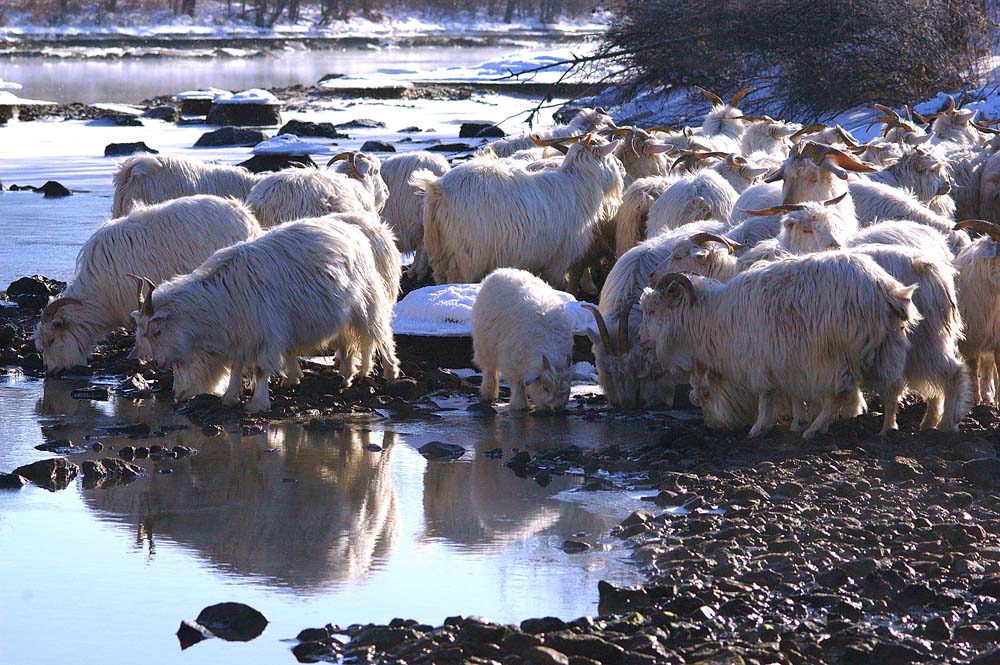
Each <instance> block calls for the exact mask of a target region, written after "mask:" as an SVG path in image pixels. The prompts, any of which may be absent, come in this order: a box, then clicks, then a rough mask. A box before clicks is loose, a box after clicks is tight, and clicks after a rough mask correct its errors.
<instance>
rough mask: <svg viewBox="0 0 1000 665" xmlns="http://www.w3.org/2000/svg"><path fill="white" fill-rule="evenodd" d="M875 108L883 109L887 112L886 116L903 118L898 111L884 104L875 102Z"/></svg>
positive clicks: (882, 110)
mask: <svg viewBox="0 0 1000 665" xmlns="http://www.w3.org/2000/svg"><path fill="white" fill-rule="evenodd" d="M875 108H876V109H878V110H879V111H881V112H882V113H885V115H886V117H889V118H893V119H895V120H901V118H900V117H899V114H898V113H896V112H895V111H894V110H892V109H891V108H889V107H888V106H886V105H884V104H875Z"/></svg>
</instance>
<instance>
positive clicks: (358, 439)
mask: <svg viewBox="0 0 1000 665" xmlns="http://www.w3.org/2000/svg"><path fill="white" fill-rule="evenodd" d="M59 384H64V382H52V381H49V382H46V387H45V395H44V397H43V399H42V400H41V401H40V402H39V405H38V409H37V410H38V412H39V413H40V414H42V415H46V416H52V415H55V414H56V413H63V414H66V415H68V416H69V420H71V421H72V425H71V426H70V427H60V428H56V429H54V430H51V431H49V430H50V428H49V427H43V436H45V437H46V438H51V439H53V440H54V439H58V438H67V437H68V436H74V437H75V436H77V435H78V434H79V435H82V434H84V433H87V432H91V431H93V428H94V426H95V424H96V425H97V426H100V425H102V424H104V422H108V421H110V422H113V423H129V422H133V423H134V422H137V421H143V420H145V421H146V422H148V423H149V424H150V425H162V424H163V423H165V422H173V421H174V420H175V419H176V420H177V422H178V423H181V422H183V420H182V419H177V417H176V416H175V415H174V414H173V412H172V410H171V409H170V407H169V406H167V405H165V408H163V409H156V408H153V409H151V408H149V406H148V405H147V406H145V407H143V408H137V407H136V406H135V405H134V404H132V403H130V402H128V401H127V400H115V401H114V402H108V403H105V404H103V405H101V406H99V407H98V408H96V409H95V408H94V406H93V403H90V402H81V401H79V400H72V399H71V398H69V391H70V388H69V387H66V386H65V385H62V386H61V385H59ZM64 400H68V401H64ZM81 405H88V407H83V406H81ZM112 405H113V411H114V413H113V419H111V418H109V414H108V413H107V412H105V411H103V410H102V409H103V407H105V406H112ZM95 421H96V422H95ZM102 421H103V422H102ZM70 429H72V430H73V431H72V432H70V431H69V430H70ZM154 429H155V427H154ZM394 439H395V434H393V433H391V432H387V433H386V434H385V438H384V440H382V441H381V444H382V445H383V446H384V450H383V452H381V453H372V452H369V451H367V450H365V446H366V445H368V444H369V443H372V440H371V433H370V432H368V431H356V430H345V431H343V432H336V433H330V432H308V431H306V430H303V429H302V428H301V427H299V426H297V425H272V426H271V431H270V433H269V434H268V435H259V436H252V437H251V436H241V435H239V434H229V435H224V436H220V437H215V438H206V437H204V436H202V435H201V434H200V433H199V432H198V430H197V428H195V427H192V428H191V429H188V430H182V431H177V432H168V433H167V435H166V437H165V438H163V439H154V440H150V441H148V442H143V443H146V444H152V443H158V444H160V445H162V446H165V447H169V446H174V445H177V444H181V445H187V446H193V447H195V448H197V449H199V451H200V452H199V454H198V455H195V456H193V457H191V458H189V459H185V460H183V461H179V462H177V463H173V464H171V465H170V466H172V467H173V469H174V472H173V473H172V474H170V475H161V474H159V473H155V472H152V473H149V474H148V475H147V476H146V477H145V478H143V479H141V480H139V481H136V482H133V483H131V484H129V485H124V486H112V487H107V488H104V489H97V490H86V491H84V492H83V500H84V502H85V504H86V505H87V506H88V507H89V508H91V509H92V510H94V511H95V512H96V513H98V515H99V517H101V518H102V519H108V520H111V521H115V522H125V523H128V524H131V525H138V526H137V528H138V529H139V533H138V539H139V540H140V541H145V543H148V545H149V546H150V547H152V545H153V543H154V542H155V541H156V540H157V539H167V540H170V541H172V542H176V543H179V544H181V545H183V546H186V547H190V548H192V549H194V550H195V551H196V552H197V553H198V554H199V555H200V556H202V557H204V558H206V559H208V560H209V561H211V562H212V563H214V564H216V565H218V566H220V567H222V568H225V569H228V570H231V571H233V572H235V573H237V574H240V575H247V576H259V577H263V578H266V579H269V580H274V581H275V583H276V584H278V585H280V586H291V587H296V588H307V587H308V588H313V587H315V586H316V585H324V584H334V583H337V582H342V581H348V580H356V579H360V578H362V577H364V576H365V575H367V574H368V573H369V571H371V569H372V567H373V565H375V562H377V561H379V560H383V559H385V558H387V557H388V556H389V555H390V553H391V552H392V550H393V548H394V546H395V544H396V541H397V539H398V533H399V524H398V522H399V515H398V509H397V502H396V496H395V492H394V489H393V485H392V477H391V464H392V455H393V443H394ZM136 443H137V442H135V441H129V440H128V439H123V440H106V441H105V445H107V446H109V447H117V446H123V445H135V444H136ZM106 454H107V452H105V453H103V455H106ZM77 461H78V463H79V460H77ZM143 466H145V467H146V468H147V469H149V470H153V469H154V468H155V467H154V465H153V464H146V463H143ZM286 479H288V480H290V481H293V482H286Z"/></svg>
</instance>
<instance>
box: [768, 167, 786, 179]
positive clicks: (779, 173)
mask: <svg viewBox="0 0 1000 665" xmlns="http://www.w3.org/2000/svg"><path fill="white" fill-rule="evenodd" d="M784 179H785V166H784V165H781V166H779V167H778V168H776V169H775V170H774V173H772V174H770V175H769V176H767V177H766V178H764V182H778V181H779V180H784Z"/></svg>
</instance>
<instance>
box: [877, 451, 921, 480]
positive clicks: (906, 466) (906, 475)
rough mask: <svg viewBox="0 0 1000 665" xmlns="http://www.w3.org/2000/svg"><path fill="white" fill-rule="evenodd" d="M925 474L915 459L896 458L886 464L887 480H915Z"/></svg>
mask: <svg viewBox="0 0 1000 665" xmlns="http://www.w3.org/2000/svg"><path fill="white" fill-rule="evenodd" d="M923 473H924V468H923V467H922V466H921V465H920V462H918V461H917V460H915V459H910V458H909V457H899V456H897V457H894V458H892V459H891V460H889V461H888V462H886V463H885V479H886V480H891V481H903V480H913V479H914V478H919V477H920V476H922V475H923Z"/></svg>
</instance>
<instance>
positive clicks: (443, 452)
mask: <svg viewBox="0 0 1000 665" xmlns="http://www.w3.org/2000/svg"><path fill="white" fill-rule="evenodd" d="M417 452H418V453H420V454H421V455H423V456H424V457H426V458H427V459H431V460H433V459H458V458H459V457H461V456H462V455H464V454H465V448H463V447H462V446H459V445H456V444H454V443H442V442H441V441H431V442H429V443H425V444H424V445H422V446H420V447H419V448H417Z"/></svg>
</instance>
